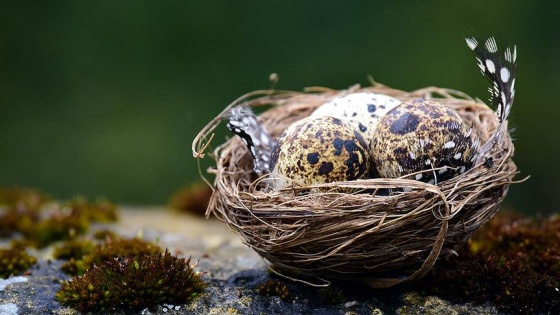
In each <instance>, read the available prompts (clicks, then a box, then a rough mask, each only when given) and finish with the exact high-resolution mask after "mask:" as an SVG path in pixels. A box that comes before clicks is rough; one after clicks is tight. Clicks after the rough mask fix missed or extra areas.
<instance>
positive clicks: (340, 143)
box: [333, 138, 344, 156]
mask: <svg viewBox="0 0 560 315" xmlns="http://www.w3.org/2000/svg"><path fill="white" fill-rule="evenodd" d="M333 146H334V155H336V156H339V155H340V154H341V153H342V148H343V147H344V140H342V139H340V138H336V139H334V141H333Z"/></svg>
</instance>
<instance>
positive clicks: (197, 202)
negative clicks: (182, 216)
mask: <svg viewBox="0 0 560 315" xmlns="http://www.w3.org/2000/svg"><path fill="white" fill-rule="evenodd" d="M211 196H212V188H210V187H208V185H207V184H206V183H204V182H194V183H192V184H190V185H189V186H185V187H183V188H181V189H179V190H178V191H177V192H175V193H174V194H173V195H172V196H171V198H169V203H168V204H169V207H171V208H172V209H175V210H177V211H179V212H188V213H194V214H197V215H205V213H206V208H207V207H208V202H209V201H210V197H211Z"/></svg>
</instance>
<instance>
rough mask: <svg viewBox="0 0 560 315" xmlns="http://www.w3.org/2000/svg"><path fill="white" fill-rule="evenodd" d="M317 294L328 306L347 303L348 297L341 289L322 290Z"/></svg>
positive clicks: (328, 288)
mask: <svg viewBox="0 0 560 315" xmlns="http://www.w3.org/2000/svg"><path fill="white" fill-rule="evenodd" d="M317 294H318V295H319V297H320V298H321V300H323V302H325V303H327V304H341V303H344V302H346V297H345V296H344V293H343V292H342V290H341V289H339V288H337V287H333V286H329V287H325V288H320V289H318V290H317Z"/></svg>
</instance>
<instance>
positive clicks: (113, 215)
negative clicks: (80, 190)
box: [63, 197, 118, 223]
mask: <svg viewBox="0 0 560 315" xmlns="http://www.w3.org/2000/svg"><path fill="white" fill-rule="evenodd" d="M63 210H64V211H65V212H67V213H71V214H72V215H74V216H78V217H83V218H85V219H86V220H87V221H89V222H101V223H109V222H115V221H117V220H118V214H117V206H116V205H115V204H113V203H112V202H110V201H109V200H107V199H104V198H100V199H97V200H95V201H93V202H90V201H88V200H87V199H85V198H83V197H76V198H74V199H72V200H70V201H68V202H66V203H65V204H64V205H63Z"/></svg>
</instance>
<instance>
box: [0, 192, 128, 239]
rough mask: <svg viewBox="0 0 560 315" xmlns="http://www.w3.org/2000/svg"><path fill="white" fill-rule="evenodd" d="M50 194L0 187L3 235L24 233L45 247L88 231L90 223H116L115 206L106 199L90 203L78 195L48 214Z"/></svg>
mask: <svg viewBox="0 0 560 315" xmlns="http://www.w3.org/2000/svg"><path fill="white" fill-rule="evenodd" d="M47 200H48V197H47V196H46V195H45V194H44V193H42V192H39V191H37V190H33V189H28V188H5V187H4V188H3V187H0V204H4V205H6V207H5V209H3V211H1V212H0V236H2V237H7V236H13V235H14V234H16V233H19V234H21V235H23V237H24V238H25V240H26V242H27V244H29V245H32V246H36V247H46V246H48V245H50V244H52V243H53V242H56V241H60V240H66V239H70V238H74V237H76V236H78V235H81V234H84V233H86V232H87V231H88V230H89V227H90V223H91V222H113V221H115V220H116V219H117V211H116V206H115V205H114V204H112V203H111V202H109V201H108V200H106V199H100V200H97V201H95V202H89V201H87V200H86V199H84V198H75V199H73V200H71V201H68V202H65V203H63V204H62V205H58V204H53V207H49V209H48V210H49V211H48V213H45V212H46V211H44V210H43V206H44V204H45V203H46V201H47Z"/></svg>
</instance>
